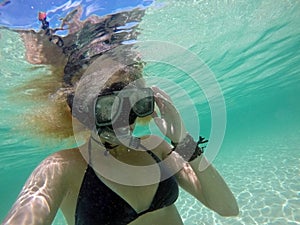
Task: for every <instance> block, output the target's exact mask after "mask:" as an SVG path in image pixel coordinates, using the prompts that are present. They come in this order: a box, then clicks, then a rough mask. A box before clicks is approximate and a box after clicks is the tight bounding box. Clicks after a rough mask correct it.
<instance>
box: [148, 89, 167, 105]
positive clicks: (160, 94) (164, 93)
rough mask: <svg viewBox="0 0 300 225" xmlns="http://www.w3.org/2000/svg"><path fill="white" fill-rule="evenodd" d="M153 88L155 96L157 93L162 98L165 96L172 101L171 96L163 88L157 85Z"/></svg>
mask: <svg viewBox="0 0 300 225" xmlns="http://www.w3.org/2000/svg"><path fill="white" fill-rule="evenodd" d="M151 88H152V90H153V92H154V96H156V95H157V96H160V98H165V99H166V100H167V101H169V102H171V98H170V96H169V95H168V94H167V93H166V92H164V91H163V90H161V89H160V88H158V87H155V86H153V87H151Z"/></svg>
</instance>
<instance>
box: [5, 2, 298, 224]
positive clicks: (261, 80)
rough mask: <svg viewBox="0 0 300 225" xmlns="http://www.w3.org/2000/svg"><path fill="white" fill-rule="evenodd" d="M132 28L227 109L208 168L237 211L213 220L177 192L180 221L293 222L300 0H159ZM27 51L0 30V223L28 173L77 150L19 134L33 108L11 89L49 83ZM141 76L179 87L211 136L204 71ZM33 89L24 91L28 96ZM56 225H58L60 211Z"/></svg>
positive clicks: (159, 67)
mask: <svg viewBox="0 0 300 225" xmlns="http://www.w3.org/2000/svg"><path fill="white" fill-rule="evenodd" d="M87 2H88V1H87ZM2 14H3V13H2ZM0 18H1V15H0ZM139 29H140V30H139V32H140V35H139V36H138V40H140V41H148V40H155V41H156V42H157V43H163V44H165V43H171V44H174V45H176V46H180V48H181V49H184V52H189V54H192V55H195V56H197V57H198V58H199V59H201V60H202V61H203V62H204V63H205V65H206V66H207V67H208V68H209V69H210V73H211V74H212V75H213V76H214V79H215V81H216V83H217V84H218V87H219V88H220V90H221V94H222V99H223V100H224V103H225V111H226V114H225V115H222V116H223V117H222V118H223V119H224V118H225V121H223V120H222V121H221V122H220V123H223V122H226V127H225V130H224V134H221V137H222V138H223V136H224V139H223V141H222V140H221V141H222V143H221V146H220V148H219V149H218V152H217V155H216V157H213V164H214V165H215V167H216V168H217V169H218V171H219V172H220V173H221V175H222V176H223V177H224V179H225V180H226V182H227V183H228V185H229V187H230V188H231V190H232V191H233V193H234V195H235V196H236V198H237V201H238V204H239V207H240V214H239V216H237V217H232V218H224V217H221V216H218V215H217V214H216V213H214V212H212V211H210V210H208V209H206V208H205V207H204V206H202V205H201V204H200V203H198V202H196V201H195V200H194V199H193V198H191V197H190V196H189V195H188V194H187V193H185V192H184V191H181V193H180V197H179V199H178V200H177V202H176V206H177V208H178V209H179V211H180V214H181V216H182V218H183V221H184V224H185V225H196V224H197V225H200V224H201V225H202V224H205V225H207V224H226V225H229V224H230V225H232V224H247V225H248V224H274V225H277V224H278V225H280V224H291V225H294V224H300V167H299V165H300V147H299V144H300V104H299V102H300V101H299V99H298V98H299V96H300V47H299V46H300V2H299V1H296V0H295V1H292V0H289V1H285V0H275V1H273V0H264V1H258V0H256V1H251V2H249V1H234V0H232V1H230V0H226V1H225V0H211V1H205V0H198V1H197V0H184V1H175V0H174V1H171V0H169V1H156V2H155V3H153V4H152V5H151V6H149V8H147V10H146V13H145V15H144V17H143V19H142V22H141V23H140V25H139ZM160 50H161V49H160ZM24 51H25V47H24V44H23V43H22V41H21V39H20V38H19V36H18V35H17V34H16V33H14V32H12V31H9V30H6V29H1V30H0V77H1V82H0V102H1V105H0V129H1V131H0V181H1V189H0V199H1V201H0V219H1V220H2V219H3V218H4V217H5V215H6V213H7V212H8V210H9V209H10V207H11V205H12V204H13V202H14V200H15V198H16V197H17V194H18V193H19V191H20V190H21V188H22V186H23V184H24V182H25V181H26V179H27V177H28V176H29V174H30V173H31V171H32V169H33V168H34V167H35V166H36V165H37V164H38V163H39V162H40V161H41V160H42V159H43V158H45V157H46V156H47V155H49V154H50V153H52V152H55V151H57V150H59V149H62V148H66V147H68V146H70V145H73V144H74V143H72V141H69V140H65V141H60V142H58V143H51V144H49V143H50V142H51V141H47V140H40V139H39V137H38V136H37V137H36V138H32V137H31V138H29V137H28V135H27V133H30V130H26V129H23V130H20V129H18V124H19V123H20V119H22V114H24V113H26V112H29V111H30V110H31V109H32V107H37V106H36V105H35V104H34V103H33V102H24V101H22V100H19V99H18V98H15V95H14V93H15V90H16V89H17V87H18V86H19V85H20V84H22V83H23V82H26V81H28V80H30V79H31V78H33V77H39V76H41V74H43V76H44V77H48V76H51V74H50V72H49V71H50V70H49V69H48V68H47V67H42V66H40V67H38V68H36V67H35V68H34V69H32V68H33V66H32V65H30V64H29V63H27V62H26V61H25V60H24ZM159 53H160V52H159ZM173 57H174V59H175V60H176V59H177V58H178V59H179V60H178V61H182V62H183V63H184V65H187V66H190V67H191V68H193V67H197V65H192V64H193V63H194V61H188V60H187V61H184V60H181V57H182V56H180V55H174V56H173ZM189 64H190V65H189ZM145 71H146V74H147V75H148V76H149V82H150V83H151V77H155V79H152V80H154V81H156V80H157V79H158V80H159V79H166V80H168V81H173V82H176V83H178V84H180V87H181V88H183V90H184V91H186V92H187V93H188V96H189V97H190V98H191V99H192V100H193V103H194V105H193V106H194V107H195V108H196V109H197V113H198V116H199V120H200V122H201V133H203V134H204V135H205V136H206V137H208V138H209V137H210V135H212V134H213V133H214V132H217V131H216V130H215V129H218V128H219V127H218V126H217V127H214V126H212V124H213V123H214V121H215V120H217V124H218V118H219V117H218V116H217V117H214V115H212V113H211V109H212V108H213V107H214V106H213V105H212V104H211V103H213V102H214V98H213V97H212V98H209V97H208V96H210V93H208V92H209V91H212V92H214V91H217V89H209V90H203V89H201V90H199V86H195V83H197V82H199V83H200V84H199V85H200V86H201V82H204V83H205V81H202V77H201V74H198V75H197V77H198V78H199V80H197V81H195V80H192V79H187V77H186V76H183V72H182V71H181V70H180V68H175V69H174V68H173V67H171V66H170V65H167V64H165V63H160V62H155V61H153V62H149V63H148V65H147V67H146V69H145ZM203 76H204V75H203ZM154 83H155V82H154ZM157 85H159V84H157ZM209 87H210V86H209ZM211 87H212V88H213V87H214V86H211ZM166 88H167V87H166ZM204 88H205V87H204ZM30 91H31V90H24V93H23V94H24V95H29V96H30ZM172 91H173V92H177V90H170V93H171V94H172V93H173V92H172ZM177 94H178V93H177ZM212 94H214V93H212ZM173 95H176V93H173ZM173 95H171V97H173ZM175 101H176V103H177V104H178V105H179V108H181V109H182V117H183V118H184V120H185V122H186V125H187V127H188V130H189V132H191V133H195V134H197V132H199V126H195V122H194V120H192V119H190V112H189V111H188V110H186V109H187V108H188V106H189V103H188V102H186V101H184V99H182V98H181V96H180V94H179V95H178V96H176V98H175ZM217 109H218V107H217ZM221 128H222V127H221ZM207 151H208V152H207V153H206V154H210V150H209V149H207ZM53 224H55V225H58V224H64V220H63V217H62V216H61V214H58V216H57V217H56V219H55V221H54V223H53Z"/></svg>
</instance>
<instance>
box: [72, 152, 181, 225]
mask: <svg viewBox="0 0 300 225" xmlns="http://www.w3.org/2000/svg"><path fill="white" fill-rule="evenodd" d="M147 152H148V154H150V155H151V157H152V158H153V159H154V160H155V161H156V162H157V163H159V162H160V161H161V160H160V159H159V158H158V157H157V156H156V155H155V154H154V153H153V152H151V151H147ZM158 165H159V167H160V171H161V174H162V173H165V172H166V168H163V166H162V165H161V163H160V164H158ZM178 193H179V190H178V184H177V181H176V180H175V177H174V176H171V177H169V178H168V179H165V180H163V181H161V182H160V183H159V185H158V188H157V190H156V193H155V195H154V197H153V200H152V202H151V205H150V207H149V208H148V209H147V210H145V211H142V212H140V213H138V212H136V211H135V209H133V208H132V206H130V205H129V203H127V202H126V201H125V200H124V199H123V198H122V197H121V196H119V195H118V194H117V193H115V192H114V191H113V190H111V189H110V188H109V187H108V186H106V185H105V184H104V183H103V182H102V181H101V180H100V179H99V178H98V177H97V175H96V174H95V171H94V170H93V168H92V167H91V166H88V167H87V170H86V172H85V175H84V178H83V182H82V185H81V188H80V192H79V196H78V200H77V206H76V212H75V225H100V224H101V225H125V224H128V223H130V222H132V221H133V220H135V219H137V218H138V217H139V216H141V215H143V214H146V213H148V212H152V211H155V210H157V209H161V208H163V207H166V206H170V205H172V204H173V203H174V202H175V201H176V200H177V198H178Z"/></svg>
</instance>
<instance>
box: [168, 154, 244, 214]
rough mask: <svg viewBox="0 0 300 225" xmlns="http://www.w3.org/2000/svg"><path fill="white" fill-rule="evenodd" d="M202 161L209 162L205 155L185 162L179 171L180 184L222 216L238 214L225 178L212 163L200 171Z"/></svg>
mask: <svg viewBox="0 0 300 225" xmlns="http://www.w3.org/2000/svg"><path fill="white" fill-rule="evenodd" d="M174 154H175V153H174ZM201 160H202V161H201ZM200 161H201V163H208V162H207V160H206V158H205V157H204V156H200V157H198V158H197V159H195V160H193V161H192V162H190V163H188V162H186V163H184V166H183V168H182V170H180V172H178V173H177V179H178V182H179V184H180V186H181V187H182V188H184V189H185V190H186V191H187V192H189V193H190V194H192V195H193V196H194V197H195V198H197V199H198V200H199V201H201V202H202V203H203V204H204V205H205V206H206V207H208V208H210V209H212V210H214V211H215V212H217V213H218V214H220V215H221V216H236V215H238V213H239V209H238V205H237V202H236V200H235V197H234V196H233V194H232V192H231V191H230V189H229V187H228V186H227V184H226V183H225V181H224V180H223V178H222V177H221V176H220V174H219V173H218V171H217V170H216V169H215V168H214V167H213V166H212V165H211V164H210V165H208V166H207V167H206V169H205V170H203V171H202V170H201V171H200V169H199V165H200Z"/></svg>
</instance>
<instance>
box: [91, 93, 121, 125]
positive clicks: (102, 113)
mask: <svg viewBox="0 0 300 225" xmlns="http://www.w3.org/2000/svg"><path fill="white" fill-rule="evenodd" d="M119 107H120V99H119V98H118V97H117V96H115V95H104V96H99V97H98V99H97V101H96V105H95V117H96V118H95V119H96V124H97V125H99V126H106V125H110V124H111V123H112V121H113V120H115V118H116V117H117V116H118V109H119Z"/></svg>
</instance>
